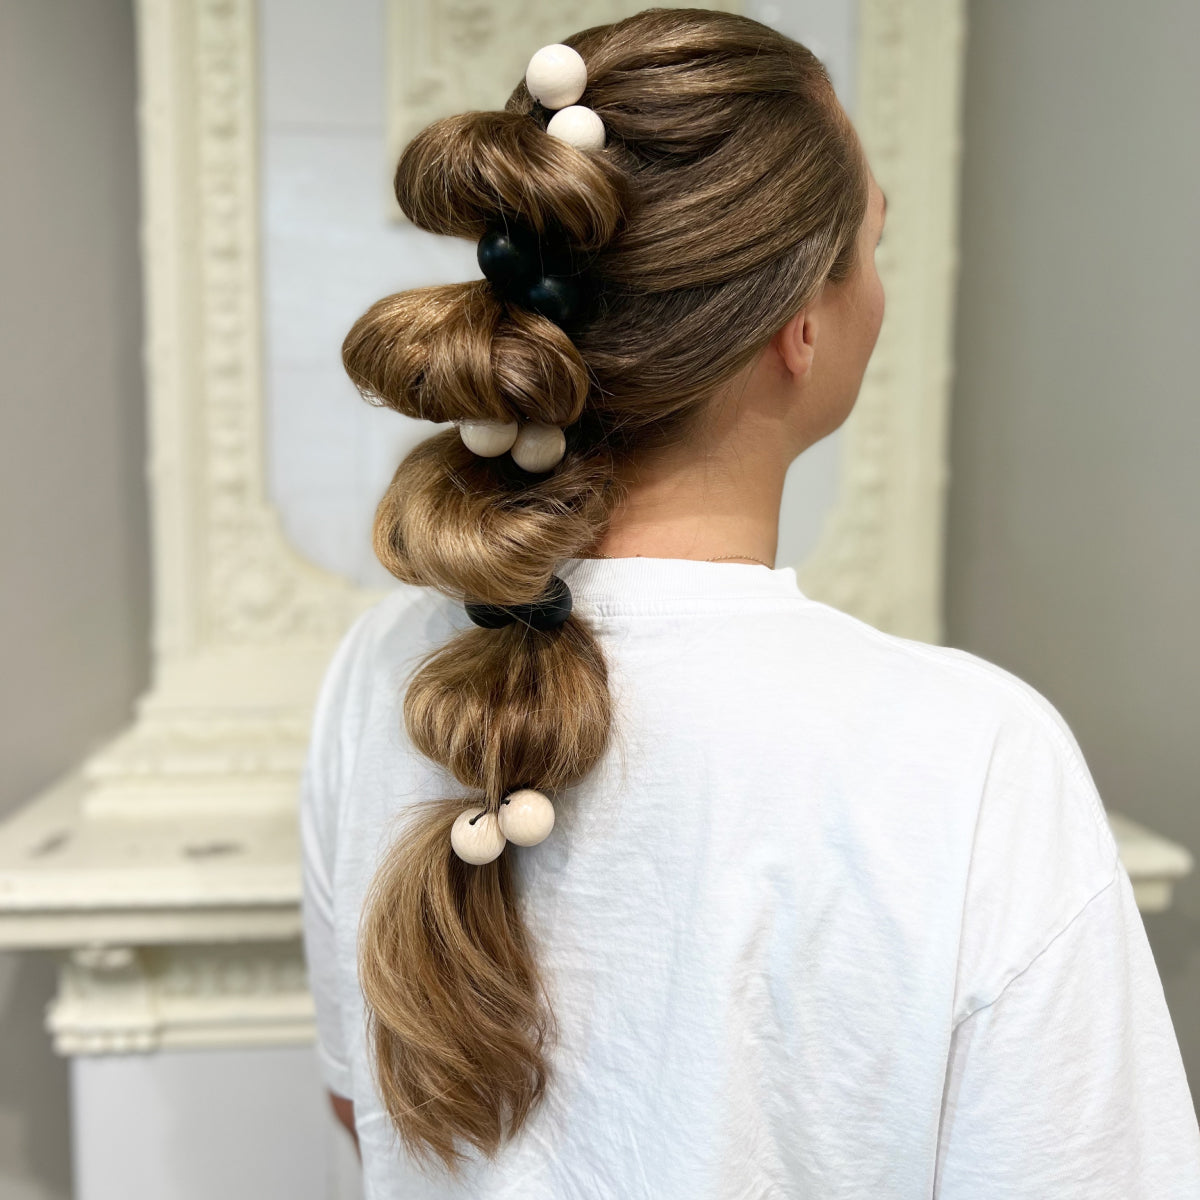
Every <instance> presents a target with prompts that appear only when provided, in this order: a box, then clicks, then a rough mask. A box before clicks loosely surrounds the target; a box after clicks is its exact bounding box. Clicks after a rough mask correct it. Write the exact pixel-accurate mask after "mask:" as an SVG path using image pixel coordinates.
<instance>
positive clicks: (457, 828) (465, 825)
mask: <svg viewBox="0 0 1200 1200" xmlns="http://www.w3.org/2000/svg"><path fill="white" fill-rule="evenodd" d="M553 828H554V805H553V804H551V803H550V798H549V797H548V796H547V795H546V794H545V793H544V792H539V791H536V790H535V789H533V788H518V789H517V790H516V791H515V792H510V793H509V794H508V795H507V796H505V797H504V799H503V800H502V801H501V802H500V810H499V812H494V813H493V812H488V810H487V809H486V808H482V807H480V806H476V807H474V808H467V809H464V810H463V811H462V812H460V813H459V814H458V816H457V817H456V818H455V821H454V824H453V826H451V829H450V846H451V848H452V849H453V850H454V853H455V854H457V855H458V857H459V858H461V859H462V860H463V862H465V863H470V864H471V865H472V866H476V867H478V866H482V865H483V864H484V863H489V862H491V861H492V859H494V858H499V856H500V853H501V851H503V849H504V847H505V846H506V845H507V844H508V843H509V842H515V843H516V844H517V845H518V846H536V845H537V844H538V843H539V842H542V841H545V839H546V838H547V837H548V836H549V834H550V830H552V829H553Z"/></svg>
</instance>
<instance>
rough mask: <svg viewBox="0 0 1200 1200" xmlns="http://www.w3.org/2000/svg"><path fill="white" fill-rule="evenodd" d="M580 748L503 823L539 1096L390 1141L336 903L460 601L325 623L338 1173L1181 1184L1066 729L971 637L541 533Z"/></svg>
mask: <svg viewBox="0 0 1200 1200" xmlns="http://www.w3.org/2000/svg"><path fill="white" fill-rule="evenodd" d="M558 574H560V575H561V576H562V578H563V579H565V580H566V581H567V582H568V583H569V584H570V587H571V590H572V593H573V597H574V604H575V607H576V611H578V612H579V613H581V614H582V615H584V616H586V617H588V618H590V619H591V621H592V622H593V624H594V628H595V629H596V630H597V633H598V636H599V639H600V642H601V644H602V646H603V648H604V651H605V653H606V655H607V659H608V663H609V670H610V682H611V688H612V693H613V698H614V706H615V711H616V717H615V720H616V726H615V730H614V740H613V745H612V747H611V749H610V751H609V753H608V754H607V755H606V756H605V758H603V759H602V760H601V761H600V762H599V763H598V764H597V766H596V767H595V768H594V770H593V771H592V772H591V773H589V775H588V776H587V777H586V778H585V779H584V780H582V781H580V782H579V783H578V784H576V785H575V786H574V787H571V788H569V789H566V790H565V791H563V792H560V793H558V794H556V795H554V796H553V797H552V799H553V800H554V803H555V811H556V823H555V827H554V829H553V831H552V832H551V834H550V836H549V837H548V838H547V839H546V840H545V841H544V842H542V843H541V844H540V845H538V846H533V847H519V846H514V845H512V844H509V845H508V846H507V847H506V848H505V850H504V853H505V854H513V855H514V856H515V866H516V868H517V879H518V881H519V885H520V890H521V895H522V904H523V909H524V913H525V916H526V920H527V923H528V926H529V928H530V930H531V931H532V933H533V935H534V937H535V939H536V943H537V945H538V947H539V962H540V963H541V965H542V969H543V971H544V972H545V976H546V980H547V985H548V988H549V991H550V995H551V997H552V1004H553V1010H554V1014H555V1017H556V1019H557V1023H558V1029H559V1040H558V1044H557V1046H556V1047H555V1048H554V1049H553V1051H552V1054H551V1067H552V1072H553V1073H552V1077H551V1082H550V1086H549V1091H548V1095H547V1097H546V1099H545V1101H544V1102H543V1104H542V1105H541V1106H540V1107H539V1108H538V1109H536V1110H535V1111H534V1113H533V1115H532V1117H531V1118H530V1119H529V1121H528V1123H527V1124H526V1126H525V1127H524V1129H523V1130H522V1131H521V1132H520V1134H519V1135H518V1136H517V1138H516V1139H515V1140H513V1141H511V1142H510V1143H508V1144H507V1145H506V1146H505V1147H503V1148H502V1150H501V1152H500V1156H499V1158H498V1159H497V1161H496V1162H495V1163H489V1162H487V1161H486V1160H485V1159H483V1158H482V1156H480V1155H478V1154H476V1153H475V1152H474V1151H473V1150H471V1148H470V1147H468V1146H466V1144H465V1143H462V1145H463V1148H464V1149H465V1150H467V1152H468V1153H469V1154H470V1157H471V1163H470V1165H469V1166H468V1167H467V1169H466V1175H465V1182H464V1183H463V1184H462V1185H452V1184H451V1183H450V1182H449V1181H448V1178H447V1177H446V1176H444V1175H439V1174H437V1173H436V1172H435V1173H433V1174H432V1175H428V1174H424V1173H422V1171H421V1170H420V1169H419V1168H418V1167H417V1166H416V1165H415V1164H414V1163H413V1162H411V1161H410V1160H408V1159H407V1158H406V1157H405V1155H404V1154H403V1152H402V1150H400V1149H399V1148H398V1147H399V1142H398V1140H397V1139H396V1138H395V1136H394V1134H393V1132H392V1129H391V1126H390V1125H389V1123H388V1121H387V1119H386V1117H385V1116H384V1115H383V1113H382V1111H381V1109H380V1106H379V1104H378V1102H377V1099H376V1095H375V1090H374V1085H373V1082H372V1077H371V1072H370V1067H369V1063H368V1056H367V1045H366V1040H365V1030H364V1025H363V1008H362V996H361V992H360V991H359V987H358V982H357V976H356V971H355V959H356V947H355V934H356V928H357V921H358V917H359V912H360V907H361V903H362V897H363V894H364V891H365V889H366V887H367V885H368V883H369V882H370V879H371V877H372V875H373V874H374V871H375V867H376V865H377V864H378V862H379V860H380V857H381V855H382V853H383V851H384V849H385V847H386V845H387V841H388V827H389V826H393V823H394V821H395V819H396V816H397V814H398V813H400V812H401V811H402V810H404V809H405V808H406V807H407V806H409V805H414V804H420V803H421V802H422V800H424V799H431V798H433V797H436V796H439V795H453V794H455V792H454V790H451V791H447V790H446V789H447V786H450V787H451V788H452V789H456V790H458V791H459V792H461V791H462V789H461V787H459V786H458V785H457V784H455V783H454V781H453V779H452V777H451V776H449V775H448V774H447V773H446V772H445V771H444V770H443V769H442V768H441V767H439V766H437V765H436V764H433V763H432V762H430V760H428V759H426V758H424V757H423V756H422V755H420V754H419V753H418V752H417V751H416V750H414V748H413V747H412V746H411V745H410V743H409V741H408V739H407V736H406V734H405V732H404V723H403V715H402V711H401V707H400V706H401V701H402V697H403V691H404V685H405V682H406V679H407V677H408V675H409V674H410V673H411V672H412V670H413V669H414V667H415V665H416V659H417V658H418V657H419V656H420V655H421V654H422V653H424V652H425V651H427V650H428V649H429V648H431V647H432V646H435V645H440V644H442V643H443V642H445V641H446V640H447V639H448V638H449V637H450V636H451V635H452V634H453V633H454V632H455V631H456V630H459V629H465V628H467V627H468V626H469V625H470V622H469V618H468V617H467V615H466V612H465V610H464V609H463V608H462V607H461V605H456V604H454V603H453V602H452V601H450V600H449V599H447V598H445V597H443V596H441V595H440V594H439V593H436V592H433V591H431V590H428V589H424V588H415V587H408V586H404V587H401V588H399V589H398V590H397V591H396V592H395V593H394V594H390V595H388V596H387V597H386V598H385V599H384V600H383V601H381V602H380V603H379V604H377V605H376V606H375V607H374V608H372V609H371V610H370V611H368V612H367V613H366V614H364V615H363V616H362V617H360V618H359V620H358V621H357V622H356V623H355V624H354V626H353V627H352V628H351V629H350V631H349V632H348V633H347V634H346V636H345V638H344V639H343V641H342V643H341V645H340V646H339V648H338V650H337V652H336V655H335V657H334V658H333V660H332V663H331V665H330V667H329V669H328V672H327V674H326V677H325V680H324V683H323V685H322V688H321V692H320V696H319V700H318V703H317V708H316V713H315V717H314V723H313V733H312V742H311V747H310V752H309V757H308V763H307V766H306V769H305V773H304V786H303V796H302V802H301V829H302V838H303V853H304V859H303V865H304V875H303V879H304V908H303V913H304V922H305V942H306V950H307V955H308V964H309V972H310V979H311V984H312V989H313V994H314V998H315V1002H316V1014H317V1032H318V1055H319V1059H320V1062H321V1066H322V1071H323V1075H324V1078H325V1081H326V1082H327V1083H328V1085H329V1087H330V1088H331V1089H332V1090H333V1091H335V1092H337V1093H340V1094H341V1095H344V1096H348V1097H350V1098H351V1099H352V1100H353V1101H354V1109H355V1117H356V1123H357V1129H358V1135H359V1139H360V1144H361V1148H362V1155H363V1174H364V1180H365V1186H366V1196H367V1197H368V1200H426V1198H430V1200H432V1198H434V1197H439V1198H442V1197H471V1198H472V1200H495V1198H499V1197H505V1198H512V1200H517V1198H518V1197H519V1198H520V1200H760V1198H761V1200H767V1198H772V1200H773V1198H776V1197H778V1198H779V1200H784V1198H787V1200H796V1198H799V1197H806V1198H813V1200H841V1198H846V1200H849V1198H851V1197H853V1198H854V1200H866V1198H870V1200H880V1198H887V1200H908V1198H912V1200H917V1198H918V1197H920V1198H929V1197H937V1198H940V1200H1007V1198H1014V1200H1015V1198H1017V1197H1020V1198H1021V1200H1076V1198H1078V1200H1184V1198H1186V1200H1197V1198H1200V1133H1198V1132H1197V1126H1196V1115H1195V1110H1194V1108H1193V1103H1192V1100H1191V1097H1190V1094H1189V1091H1188V1085H1187V1080H1186V1078H1185V1074H1184V1068H1183V1063H1182V1060H1181V1058H1180V1053H1179V1047H1178V1042H1177V1040H1176V1037H1175V1032H1174V1029H1173V1027H1172V1023H1171V1018H1170V1015H1169V1013H1168V1011H1167V1007H1166V1003H1165V1000H1164V997H1163V990H1162V985H1161V982H1160V979H1159V976H1158V972H1157V969H1156V966H1155V963H1154V959H1153V957H1152V954H1151V950H1150V946H1149V943H1148V941H1147V938H1146V933H1145V929H1144V926H1143V924H1142V920H1141V916H1140V914H1139V913H1138V910H1137V907H1136V904H1135V902H1134V897H1133V891H1132V887H1131V885H1130V882H1129V877H1128V875H1127V874H1126V872H1125V869H1124V868H1123V866H1122V865H1121V863H1120V860H1119V858H1118V855H1117V847H1116V843H1115V841H1114V839H1113V836H1112V833H1111V830H1110V828H1109V825H1108V822H1107V819H1106V817H1105V813H1104V808H1103V805H1102V803H1101V800H1100V797H1099V796H1098V794H1097V792H1096V788H1095V786H1094V784H1093V781H1092V778H1091V775H1090V773H1089V771H1088V768H1087V766H1086V765H1085V762H1084V759H1083V757H1082V755H1081V753H1080V750H1079V747H1078V744H1077V743H1076V740H1075V738H1074V737H1073V736H1072V734H1071V731H1070V729H1069V728H1068V727H1067V725H1066V724H1065V722H1064V721H1063V719H1062V717H1061V716H1060V714H1059V713H1058V712H1057V710H1056V709H1055V708H1054V707H1053V706H1052V705H1051V704H1050V703H1049V702H1048V701H1047V700H1046V699H1045V698H1044V697H1043V696H1042V695H1041V694H1040V693H1038V692H1037V691H1036V690H1035V689H1033V688H1032V687H1030V686H1029V685H1028V684H1026V683H1024V682H1022V681H1021V680H1020V679H1018V678H1017V677H1015V676H1014V675H1012V674H1010V673H1009V672H1007V671H1005V670H1003V669H1002V668H1000V667H998V666H995V665H993V664H991V663H989V662H987V661H985V660H983V659H980V658H978V657H977V656H975V655H973V654H970V653H967V652H965V651H962V650H956V649H950V648H947V647H942V646H933V645H927V644H925V643H921V642H915V641H910V640H907V639H904V638H900V637H895V636H892V635H889V634H885V633H882V632H879V631H878V630H876V629H874V628H873V627H871V626H869V625H867V624H865V623H864V622H862V621H859V620H857V619H855V618H853V617H851V616H848V615H846V614H844V613H842V612H839V611H838V610H836V609H833V608H831V607H829V606H827V605H825V604H821V603H818V602H816V601H813V600H811V599H809V598H807V597H805V596H804V595H803V594H802V593H801V591H800V590H799V588H798V586H797V582H796V574H795V571H794V570H793V569H792V568H790V567H784V568H781V569H778V570H770V569H768V568H766V567H760V566H753V565H748V564H739V563H729V562H723V563H705V562H698V561H692V560H684V559H655V558H628V559H613V560H607V559H603V560H595V559H569V560H566V561H565V562H564V563H563V564H562V565H561V566H560V568H559V571H558Z"/></svg>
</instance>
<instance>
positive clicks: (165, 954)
mask: <svg viewBox="0 0 1200 1200" xmlns="http://www.w3.org/2000/svg"><path fill="white" fill-rule="evenodd" d="M46 1028H47V1030H48V1031H49V1032H50V1033H51V1035H52V1036H53V1038H54V1048H55V1050H57V1051H58V1053H59V1054H130V1053H136V1052H149V1051H154V1050H172V1049H185V1048H194V1047H203V1046H212V1047H215V1046H221V1047H228V1046H266V1045H272V1046H277V1045H288V1044H304V1043H308V1042H311V1041H312V1039H313V1029H314V1019H313V1004H312V997H311V995H310V994H309V991H308V984H307V980H306V977H305V970H304V956H303V950H302V947H301V944H300V942H299V941H296V940H292V941H287V942H258V943H256V944H252V945H241V946H171V947H156V948H150V949H145V948H143V949H136V948H134V947H132V946H100V947H90V946H85V947H81V948H79V949H77V950H74V951H72V952H71V953H70V954H69V955H67V956H66V957H65V958H64V960H63V962H62V963H61V965H60V967H59V987H58V994H57V995H56V996H55V998H54V1001H53V1002H52V1003H51V1005H50V1007H49V1009H48V1010H47V1014H46Z"/></svg>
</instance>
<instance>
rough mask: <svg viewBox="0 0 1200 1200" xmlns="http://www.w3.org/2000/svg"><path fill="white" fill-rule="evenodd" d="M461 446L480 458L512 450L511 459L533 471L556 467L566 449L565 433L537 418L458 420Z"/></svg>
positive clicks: (496, 455)
mask: <svg viewBox="0 0 1200 1200" xmlns="http://www.w3.org/2000/svg"><path fill="white" fill-rule="evenodd" d="M457 424H458V435H459V437H461V438H462V441H463V445H464V446H466V448H467V449H468V450H470V451H472V453H474V454H478V455H479V456H480V458H497V457H498V456H499V455H501V454H504V453H506V452H507V451H509V450H511V451H512V459H513V462H515V463H516V464H517V466H518V467H520V468H521V469H522V470H524V471H529V472H531V473H537V472H540V471H549V470H550V468H551V467H554V466H557V464H558V463H559V462H560V461H561V460H562V456H563V455H564V454H565V453H566V452H567V435H566V434H565V433H564V432H563V430H562V426H561V425H547V424H545V423H543V422H541V421H525V422H517V421H459V422H457Z"/></svg>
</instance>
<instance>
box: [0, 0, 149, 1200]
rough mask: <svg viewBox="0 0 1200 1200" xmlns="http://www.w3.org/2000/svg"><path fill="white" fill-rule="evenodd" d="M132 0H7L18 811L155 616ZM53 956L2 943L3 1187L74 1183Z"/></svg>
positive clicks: (10, 626)
mask: <svg viewBox="0 0 1200 1200" xmlns="http://www.w3.org/2000/svg"><path fill="white" fill-rule="evenodd" d="M135 105H136V75H135V56H134V31H133V18H132V11H131V4H130V0H87V3H80V2H77V0H70V2H69V0H0V174H2V175H3V178H4V185H3V187H0V405H2V411H3V418H4V434H3V437H0V481H2V485H3V493H2V495H3V503H0V562H2V563H3V570H4V586H3V587H2V588H0V661H2V662H3V664H4V669H3V670H2V671H0V711H2V712H3V714H4V719H3V721H0V762H2V763H3V772H2V773H0V814H3V813H4V812H7V811H9V810H10V809H12V808H13V807H15V806H17V805H19V804H21V803H22V802H23V801H25V800H27V799H29V798H30V797H31V796H33V795H34V794H35V793H36V792H37V791H38V790H39V789H41V788H42V787H44V786H45V785H46V784H48V783H49V782H51V781H52V780H53V779H54V778H55V777H56V776H58V775H60V774H61V773H63V772H65V771H67V770H69V769H70V768H72V767H73V766H75V765H76V764H77V763H78V762H79V761H80V759H82V758H83V757H85V756H86V754H87V753H88V752H89V750H91V749H92V748H93V747H95V746H96V745H98V744H100V743H102V742H103V741H105V740H106V739H107V738H108V737H109V736H111V735H113V734H115V733H117V732H119V731H120V730H121V729H122V728H123V727H124V726H125V725H127V724H128V723H129V721H130V719H131V717H132V711H133V710H132V706H133V701H134V699H135V697H136V696H137V695H138V694H139V693H140V692H141V691H142V690H143V689H144V688H145V686H146V684H147V682H148V677H149V656H148V655H149V652H148V633H147V630H148V627H149V619H150V599H149V578H148V567H147V539H148V534H147V520H146V488H145V465H144V464H145V446H144V434H143V424H144V422H143V391H142V379H141V367H140V349H139V347H140V340H141V310H140V306H141V296H140V281H139V270H140V268H139V265H138V246H137V222H138V184H137V136H136V135H137V130H136V108H135ZM53 982H54V981H53V963H52V962H51V960H50V959H49V957H48V956H41V955H33V954H26V955H0V1029H2V1030H3V1036H2V1037H0V1195H2V1196H4V1197H5V1198H6V1200H9V1198H11V1200H34V1198H35V1197H36V1198H37V1200H42V1198H44V1197H56V1198H57V1197H64V1196H67V1195H68V1194H69V1190H70V1173H71V1171H70V1145H69V1137H68V1092H67V1065H66V1063H65V1062H64V1061H63V1060H62V1059H59V1058H57V1057H56V1056H55V1055H54V1054H53V1053H52V1052H51V1050H50V1048H49V1042H48V1039H47V1037H46V1034H45V1033H44V1031H43V1028H42V1012H43V1008H44V1006H45V1004H46V1003H47V1001H48V1000H49V999H50V996H51V993H52V990H53Z"/></svg>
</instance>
